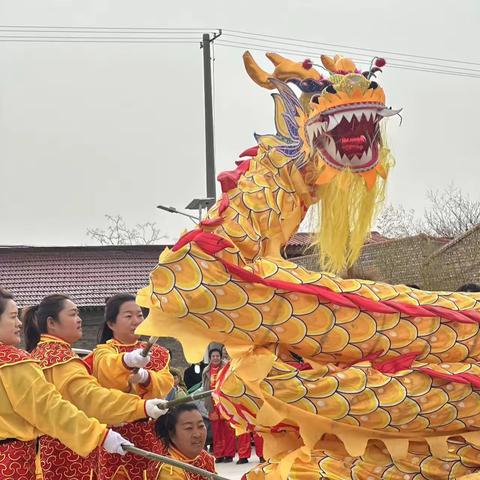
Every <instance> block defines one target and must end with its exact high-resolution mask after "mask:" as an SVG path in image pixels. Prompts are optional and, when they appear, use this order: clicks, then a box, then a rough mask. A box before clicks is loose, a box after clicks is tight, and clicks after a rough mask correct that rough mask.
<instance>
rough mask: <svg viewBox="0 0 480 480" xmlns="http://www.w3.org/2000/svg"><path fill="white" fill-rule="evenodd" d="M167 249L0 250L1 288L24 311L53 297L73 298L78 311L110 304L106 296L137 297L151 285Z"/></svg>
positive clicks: (12, 248) (79, 248)
mask: <svg viewBox="0 0 480 480" xmlns="http://www.w3.org/2000/svg"><path fill="white" fill-rule="evenodd" d="M162 249H163V246H158V245H157V246H138V247H137V246H135V247H20V248H19V247H10V248H0V286H2V287H3V288H5V289H7V290H9V291H10V292H11V293H12V294H13V295H14V296H15V299H16V301H17V303H18V304H19V306H25V305H34V304H37V303H38V302H39V301H40V300H41V299H42V298H43V297H44V296H46V295H49V294H52V293H65V294H68V295H69V296H70V297H71V298H72V299H73V300H74V301H75V302H76V303H77V304H78V305H79V306H82V307H96V306H102V305H104V304H105V299H106V297H108V296H110V295H112V294H114V293H120V292H130V293H135V292H136V291H137V290H138V289H139V288H141V287H143V286H145V285H147V284H148V275H149V273H150V271H151V270H152V269H153V267H154V266H155V265H156V263H157V260H158V255H159V253H160V252H161V250H162Z"/></svg>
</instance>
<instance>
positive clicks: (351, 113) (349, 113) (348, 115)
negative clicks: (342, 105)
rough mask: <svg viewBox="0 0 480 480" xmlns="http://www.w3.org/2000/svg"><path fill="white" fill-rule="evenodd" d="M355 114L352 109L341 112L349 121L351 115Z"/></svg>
mask: <svg viewBox="0 0 480 480" xmlns="http://www.w3.org/2000/svg"><path fill="white" fill-rule="evenodd" d="M354 114H355V112H354V111H353V110H350V111H349V112H343V114H342V115H343V116H344V118H346V119H347V120H348V121H349V122H351V121H352V117H353V115H354Z"/></svg>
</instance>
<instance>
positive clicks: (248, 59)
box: [243, 52, 275, 90]
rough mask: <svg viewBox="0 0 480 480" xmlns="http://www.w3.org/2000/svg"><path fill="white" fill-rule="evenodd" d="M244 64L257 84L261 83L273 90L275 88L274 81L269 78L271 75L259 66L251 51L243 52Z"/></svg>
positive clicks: (262, 85)
mask: <svg viewBox="0 0 480 480" xmlns="http://www.w3.org/2000/svg"><path fill="white" fill-rule="evenodd" d="M243 64H244V65H245V70H246V71H247V73H248V75H249V77H250V78H251V79H252V80H253V81H254V82H255V83H256V84H257V85H260V86H261V87H263V88H268V89H269V90H273V89H274V88H275V85H273V83H272V82H271V81H270V80H269V78H270V77H271V75H269V74H268V73H267V72H265V70H262V69H261V68H260V67H259V66H258V64H257V62H255V60H254V59H253V57H252V54H251V53H250V52H245V53H244V54H243Z"/></svg>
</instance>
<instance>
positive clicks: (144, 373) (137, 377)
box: [130, 368, 150, 384]
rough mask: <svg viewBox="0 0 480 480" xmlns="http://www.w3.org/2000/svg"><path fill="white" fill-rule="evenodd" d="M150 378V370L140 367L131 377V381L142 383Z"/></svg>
mask: <svg viewBox="0 0 480 480" xmlns="http://www.w3.org/2000/svg"><path fill="white" fill-rule="evenodd" d="M149 378H150V374H149V373H148V370H145V369H144V368H139V369H138V372H137V373H134V374H133V375H132V376H131V377H130V381H131V382H132V383H140V384H144V383H147V382H148V379H149Z"/></svg>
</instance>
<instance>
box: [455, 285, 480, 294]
mask: <svg viewBox="0 0 480 480" xmlns="http://www.w3.org/2000/svg"><path fill="white" fill-rule="evenodd" d="M457 292H480V285H479V284H478V283H465V284H464V285H462V286H461V287H459V288H457Z"/></svg>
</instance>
